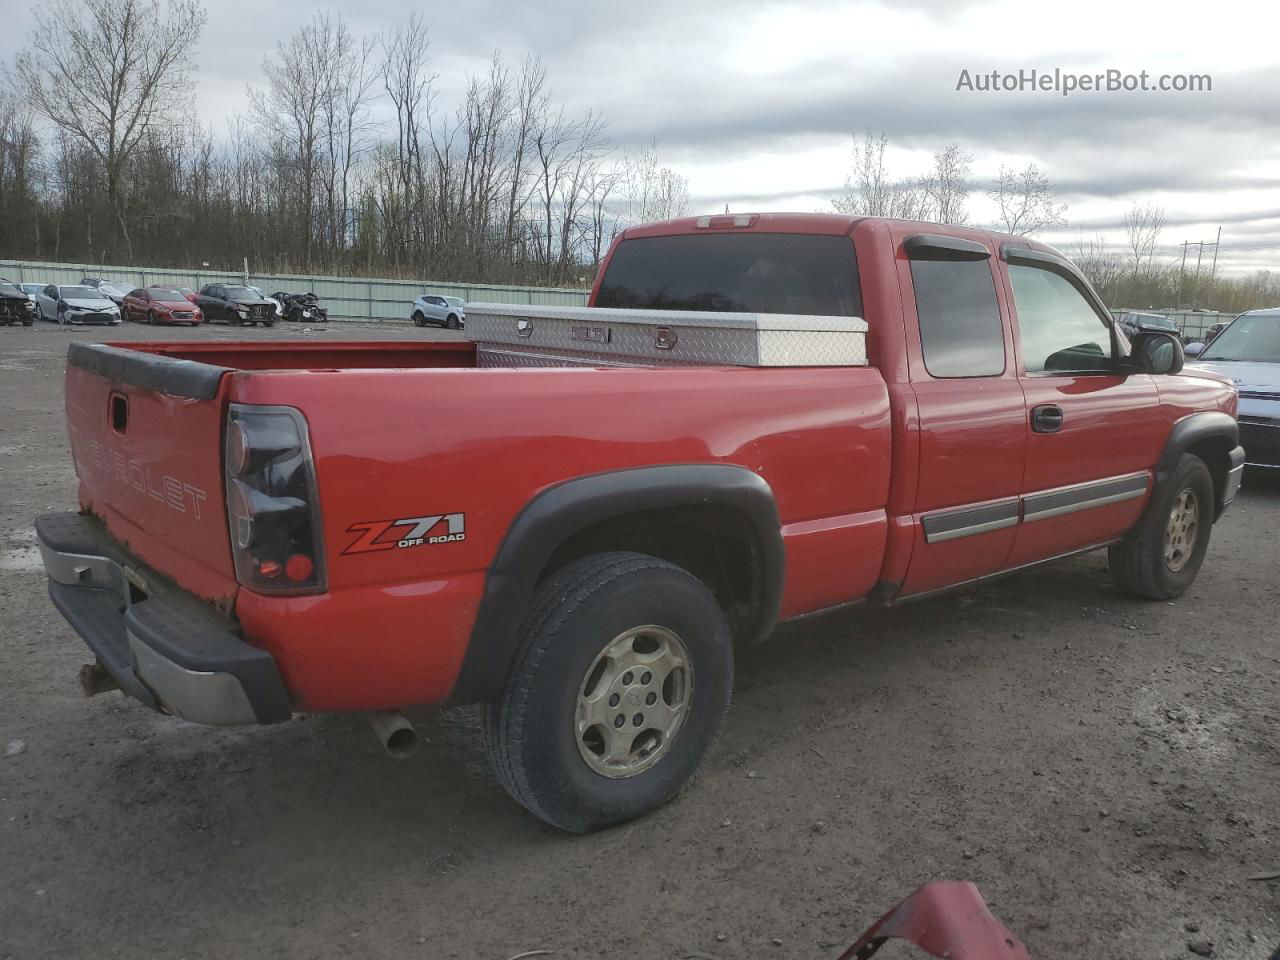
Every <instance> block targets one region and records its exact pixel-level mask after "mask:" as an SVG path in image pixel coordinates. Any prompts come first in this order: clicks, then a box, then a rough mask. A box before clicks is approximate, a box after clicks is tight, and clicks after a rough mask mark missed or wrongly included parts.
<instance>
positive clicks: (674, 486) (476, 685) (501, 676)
mask: <svg viewBox="0 0 1280 960" xmlns="http://www.w3.org/2000/svg"><path fill="white" fill-rule="evenodd" d="M701 504H706V505H714V506H723V507H731V508H733V509H735V510H737V511H739V512H741V513H742V514H743V515H745V516H746V518H747V519H748V520H749V521H750V524H751V526H752V528H753V530H754V533H755V536H756V539H757V541H758V543H759V545H760V553H761V562H762V566H763V569H762V570H761V575H762V576H761V596H760V598H759V601H760V602H759V608H758V609H759V614H758V616H757V618H756V621H755V624H754V630H753V637H752V638H753V639H758V638H760V637H763V636H765V635H767V634H768V633H769V631H771V630H772V629H773V625H774V623H775V622H776V621H777V617H778V609H779V607H780V606H781V603H782V584H783V577H784V574H785V568H786V560H785V554H784V551H783V546H782V533H781V525H780V523H779V520H778V508H777V504H776V502H775V501H774V497H773V490H772V488H771V487H770V486H769V484H768V482H766V481H765V479H764V478H763V477H761V476H760V475H759V474H757V473H754V472H753V471H751V470H749V469H747V468H745V467H739V466H734V465H732V464H723V463H700V464H674V465H669V466H658V467H638V468H634V469H627V470H616V471H611V472H609V473H599V474H593V475H591V476H586V477H578V478H575V479H572V480H566V481H564V482H562V483H559V484H556V485H555V486H552V487H548V488H547V489H545V490H543V491H542V492H540V493H539V494H537V495H536V496H535V497H534V498H533V499H532V500H530V501H529V502H528V503H527V504H526V505H525V507H524V508H523V509H522V510H521V511H520V513H519V514H517V516H516V518H515V520H513V521H512V523H511V527H510V529H509V530H508V531H507V535H506V537H505V538H504V539H503V541H502V545H501V546H500V547H499V548H498V552H497V555H496V556H495V557H494V560H493V563H492V564H491V565H490V567H489V571H488V575H487V577H486V579H485V589H484V596H483V598H482V599H481V602H480V609H479V611H478V613H477V615H476V621H475V626H474V627H473V628H472V631H471V639H470V643H469V644H468V646H467V653H466V657H465V658H464V660H463V664H462V669H461V671H460V673H459V675H458V681H457V683H456V684H455V685H454V691H453V696H452V699H453V700H455V701H463V702H466V701H477V700H481V701H483V700H491V699H493V698H494V697H495V696H497V695H498V694H499V693H500V692H501V690H502V688H503V686H504V685H505V684H506V681H507V676H508V673H509V672H510V667H511V663H512V661H513V659H514V658H515V655H516V652H517V649H518V647H519V643H520V627H521V624H522V621H523V619H524V614H525V611H526V609H527V608H528V606H529V602H530V600H531V599H532V597H533V593H534V590H535V589H536V587H537V584H538V579H539V575H540V574H541V573H542V571H543V569H545V567H546V564H547V561H548V560H550V559H551V556H552V554H553V553H554V552H555V550H556V548H557V547H558V546H559V545H560V544H562V543H563V542H564V541H565V540H567V539H568V538H569V537H571V536H573V535H574V534H575V533H578V532H579V531H581V530H585V529H586V528H587V527H590V526H592V525H594V524H596V523H599V522H601V521H604V520H608V519H610V518H612V517H618V516H622V515H624V514H629V513H636V512H639V511H644V510H660V509H663V508H671V507H682V506H692V505H701Z"/></svg>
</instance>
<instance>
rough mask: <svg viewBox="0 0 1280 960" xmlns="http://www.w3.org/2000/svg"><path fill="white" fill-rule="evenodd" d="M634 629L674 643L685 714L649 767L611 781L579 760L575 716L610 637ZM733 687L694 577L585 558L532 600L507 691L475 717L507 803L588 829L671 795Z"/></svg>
mask: <svg viewBox="0 0 1280 960" xmlns="http://www.w3.org/2000/svg"><path fill="white" fill-rule="evenodd" d="M641 626H657V627H659V628H663V629H666V630H669V631H671V632H672V633H673V634H674V635H676V636H677V637H678V638H679V639H680V641H681V642H682V643H683V645H684V648H685V650H686V651H687V653H688V658H689V664H690V666H691V669H692V674H691V686H690V690H689V693H688V694H687V696H688V708H687V710H686V712H685V713H684V719H683V722H682V724H681V725H680V726H679V727H678V728H677V729H676V731H675V733H674V735H673V737H672V739H671V741H670V743H669V745H668V746H667V747H666V748H665V752H664V753H662V754H661V755H660V756H659V757H658V759H657V760H656V761H654V762H652V765H651V766H648V767H647V768H644V769H641V770H640V771H639V772H637V773H635V774H633V775H630V776H626V777H621V778H613V777H609V776H606V775H605V774H602V773H598V772H596V771H595V770H593V769H592V768H591V767H590V766H588V764H587V761H586V760H585V759H584V756H583V754H582V752H581V751H580V747H579V744H578V734H577V732H576V729H575V724H574V717H575V710H576V709H577V705H578V699H579V694H580V691H581V690H582V688H583V684H584V681H587V682H590V681H588V680H587V672H588V670H589V669H591V668H592V665H593V664H594V663H596V661H597V658H598V657H599V656H600V655H601V654H602V653H603V651H604V650H605V649H606V648H607V647H608V646H609V645H610V643H611V642H612V640H613V638H617V637H620V636H622V635H623V634H625V633H626V632H627V631H628V630H631V629H633V628H636V627H641ZM655 669H656V668H655ZM628 676H629V674H628ZM621 682H630V681H627V680H626V679H625V677H624V678H623V680H622V681H621ZM657 682H658V683H661V681H657ZM663 689H664V690H665V687H664V688H663ZM732 690H733V641H732V638H731V636H730V631H729V624H728V622H727V621H726V619H725V616H724V612H723V611H722V610H721V609H720V606H719V604H718V603H717V602H716V599H715V597H714V596H713V595H712V594H711V591H710V590H708V589H707V587H706V586H705V585H704V584H703V583H702V582H701V581H700V580H698V579H697V578H696V577H694V576H693V575H692V574H690V573H689V572H688V571H686V570H684V569H682V568H680V567H677V566H675V565H674V564H671V563H667V562H666V561H665V560H659V559H657V558H656V557H650V556H646V555H644V554H639V553H600V554H593V555H592V556H589V557H584V558H583V559H581V560H577V561H575V562H574V563H571V564H569V565H568V566H566V567H564V568H563V569H562V570H559V571H558V572H557V573H555V574H554V575H553V576H551V577H550V578H549V579H547V580H546V581H545V582H544V583H543V584H542V585H541V586H540V587H539V588H538V590H537V592H536V593H535V595H534V598H533V602H532V603H531V604H530V607H529V610H528V612H527V614H526V618H525V622H524V627H523V628H522V637H521V644H520V649H519V652H518V653H517V655H516V658H515V661H514V663H513V665H512V670H511V674H510V676H509V678H508V680H507V684H506V689H505V690H504V691H503V693H502V696H501V698H500V699H499V701H498V702H497V703H494V704H492V705H490V707H489V708H488V710H487V711H486V715H485V724H484V726H485V748H486V751H487V753H488V755H489V759H490V761H491V762H492V763H493V767H494V770H495V771H496V772H497V775H498V779H499V781H500V782H501V783H502V786H503V787H504V788H505V789H506V790H507V792H508V793H510V794H511V796H512V797H513V798H514V799H515V800H516V801H517V802H518V803H520V804H521V805H522V806H524V807H525V808H526V809H528V810H529V811H530V812H531V813H533V814H534V815H535V816H537V817H540V818H541V819H543V820H545V821H546V822H547V823H550V824H552V825H553V826H556V827H559V828H560V829H562V830H566V831H569V832H571V833H587V832H590V831H592V830H598V829H600V828H602V827H607V826H610V825H612V824H615V823H621V822H623V821H626V820H631V819H633V818H635V817H639V816H642V815H644V814H646V813H649V812H651V811H653V810H656V809H657V808H658V807H660V806H662V805H663V804H664V803H666V802H667V801H668V800H670V799H671V798H672V797H674V796H675V795H676V794H677V793H678V792H679V791H680V789H681V788H682V787H684V785H685V784H686V783H687V782H688V781H689V778H690V777H692V776H693V773H694V771H695V770H696V769H697V767H698V764H699V763H700V762H701V760H702V757H703V755H704V754H705V753H706V752H707V749H708V748H709V747H710V746H711V743H712V741H713V740H714V739H715V735H716V733H717V731H718V730H719V728H720V724H721V722H722V721H723V719H724V716H725V713H726V711H727V710H728V709H729V700H730V697H731V694H732ZM664 695H665V694H664ZM637 702H639V701H637ZM612 704H613V701H610V707H612ZM622 709H624V710H630V709H632V708H631V707H629V706H626V707H623V708H622ZM637 709H643V708H642V707H638V708H637ZM624 720H625V718H624Z"/></svg>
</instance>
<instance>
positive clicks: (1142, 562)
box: [1108, 453, 1215, 600]
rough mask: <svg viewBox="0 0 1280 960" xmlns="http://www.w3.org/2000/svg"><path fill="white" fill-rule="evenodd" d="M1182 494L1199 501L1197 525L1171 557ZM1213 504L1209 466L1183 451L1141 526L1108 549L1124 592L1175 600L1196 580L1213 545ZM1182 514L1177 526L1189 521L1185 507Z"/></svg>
mask: <svg viewBox="0 0 1280 960" xmlns="http://www.w3.org/2000/svg"><path fill="white" fill-rule="evenodd" d="M1184 494H1185V495H1186V496H1188V497H1190V498H1193V500H1194V503H1195V509H1196V523H1195V529H1194V531H1193V533H1192V535H1191V541H1190V543H1189V545H1187V547H1186V548H1185V549H1182V550H1174V551H1173V556H1172V557H1169V556H1167V554H1166V546H1167V543H1166V534H1167V533H1168V532H1169V530H1170V525H1171V518H1172V517H1173V514H1174V511H1175V509H1178V508H1179V507H1180V506H1181V505H1182V504H1184V503H1185V501H1182V498H1183V496H1184ZM1214 506H1215V503H1214V498H1213V477H1212V475H1211V474H1210V473H1209V468H1208V467H1207V466H1205V463H1204V461H1203V460H1201V459H1200V458H1199V457H1197V456H1195V455H1194V454H1190V453H1186V454H1183V455H1182V458H1181V459H1180V460H1178V465H1177V466H1176V467H1175V468H1174V470H1173V473H1172V474H1171V475H1170V476H1169V479H1168V481H1167V482H1166V483H1165V484H1163V485H1162V486H1161V487H1160V489H1158V490H1157V491H1156V493H1155V495H1154V497H1153V498H1152V500H1151V503H1150V504H1148V505H1147V510H1146V513H1144V514H1143V516H1142V519H1141V520H1140V521H1139V522H1138V526H1137V527H1136V528H1135V529H1134V530H1133V532H1132V533H1130V534H1129V536H1128V537H1126V538H1125V539H1124V540H1123V541H1121V542H1120V543H1118V544H1116V545H1115V546H1113V547H1111V548H1110V550H1109V551H1108V556H1109V558H1110V561H1111V579H1112V580H1113V581H1114V582H1115V585H1116V586H1117V587H1119V588H1120V589H1121V590H1123V591H1124V592H1125V593H1128V594H1131V595H1133V596H1135V597H1142V598H1144V599H1147V600H1172V599H1174V598H1175V597H1180V596H1182V594H1184V593H1185V592H1186V591H1187V589H1188V588H1189V587H1190V586H1191V584H1192V583H1194V582H1195V579H1196V574H1198V573H1199V572H1200V565H1201V564H1202V563H1203V562H1204V555H1205V551H1207V550H1208V549H1209V535H1210V533H1211V532H1212V530H1213V514H1214ZM1182 515H1183V517H1184V523H1183V524H1180V525H1179V524H1177V523H1175V524H1174V526H1175V527H1177V526H1182V527H1185V526H1186V524H1185V513H1184V514H1182ZM1183 536H1185V532H1184V534H1183Z"/></svg>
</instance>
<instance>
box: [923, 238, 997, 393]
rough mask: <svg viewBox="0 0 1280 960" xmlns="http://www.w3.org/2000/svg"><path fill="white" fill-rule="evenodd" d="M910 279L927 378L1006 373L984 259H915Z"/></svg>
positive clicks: (989, 278)
mask: <svg viewBox="0 0 1280 960" xmlns="http://www.w3.org/2000/svg"><path fill="white" fill-rule="evenodd" d="M911 283H912V286H914V287H915V292H916V314H917V316H918V317H919V319H920V345H921V348H922V351H923V353H924V365H925V369H926V370H928V371H929V376H931V377H938V378H946V379H950V378H954V377H992V376H997V375H999V374H1001V373H1003V372H1004V365H1005V356H1004V327H1003V325H1002V323H1001V321H1000V308H999V307H998V306H997V305H996V288H995V284H994V283H993V282H992V279H991V267H990V266H989V265H988V262H987V261H986V260H912V261H911Z"/></svg>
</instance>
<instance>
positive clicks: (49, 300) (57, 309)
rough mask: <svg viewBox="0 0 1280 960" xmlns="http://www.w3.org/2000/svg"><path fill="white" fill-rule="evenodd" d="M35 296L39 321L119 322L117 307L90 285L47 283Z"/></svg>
mask: <svg viewBox="0 0 1280 960" xmlns="http://www.w3.org/2000/svg"><path fill="white" fill-rule="evenodd" d="M35 299H36V307H37V308H39V310H40V317H41V319H43V320H53V321H56V322H57V323H64V324H65V323H110V324H116V323H119V322H120V308H119V307H117V306H116V305H115V303H114V302H113V301H112V300H111V298H110V297H108V296H106V295H105V294H101V293H99V292H98V291H97V290H95V289H93V287H83V286H80V285H78V284H77V285H75V286H61V285H59V284H56V283H51V284H49V286H47V287H45V288H44V289H43V290H41V291H40V292H39V293H38V294H36V298H35Z"/></svg>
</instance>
